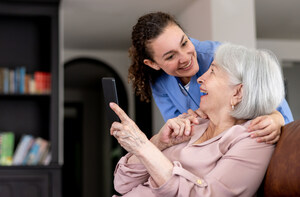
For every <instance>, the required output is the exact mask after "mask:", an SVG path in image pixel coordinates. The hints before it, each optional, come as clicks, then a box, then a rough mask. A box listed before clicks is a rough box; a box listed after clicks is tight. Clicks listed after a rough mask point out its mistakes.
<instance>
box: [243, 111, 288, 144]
mask: <svg viewBox="0 0 300 197" xmlns="http://www.w3.org/2000/svg"><path fill="white" fill-rule="evenodd" d="M283 125H284V119H283V117H282V115H281V114H280V113H279V112H278V111H276V112H273V113H272V114H271V115H266V116H260V117H257V118H255V119H254V120H252V121H251V123H250V126H249V128H248V131H249V132H253V133H252V134H251V137H252V138H257V139H256V140H257V142H266V143H268V144H275V143H276V142H278V140H279V138H280V134H281V127H282V126H283Z"/></svg>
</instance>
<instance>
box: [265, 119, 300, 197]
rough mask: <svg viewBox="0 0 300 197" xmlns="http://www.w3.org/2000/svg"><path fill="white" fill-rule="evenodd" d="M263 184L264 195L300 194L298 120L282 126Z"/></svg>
mask: <svg viewBox="0 0 300 197" xmlns="http://www.w3.org/2000/svg"><path fill="white" fill-rule="evenodd" d="M263 184H264V187H263V190H264V196H272V197H274V196H300V120H297V121H294V122H291V123H289V124H287V125H285V126H284V127H283V128H282V134H281V137H280V140H279V141H278V143H277V145H276V148H275V151H274V154H273V156H272V158H271V161H270V164H269V167H268V170H267V173H266V175H265V179H264V183H263Z"/></svg>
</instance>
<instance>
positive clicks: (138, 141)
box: [110, 103, 149, 155]
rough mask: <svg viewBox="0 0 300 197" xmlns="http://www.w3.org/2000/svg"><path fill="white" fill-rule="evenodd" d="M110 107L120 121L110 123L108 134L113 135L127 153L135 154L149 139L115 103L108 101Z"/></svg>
mask: <svg viewBox="0 0 300 197" xmlns="http://www.w3.org/2000/svg"><path fill="white" fill-rule="evenodd" d="M110 108H111V109H112V110H113V111H114V112H115V113H116V114H117V115H118V116H119V118H120V120H121V122H114V123H113V124H112V126H111V128H110V134H111V135H113V136H114V137H115V138H116V139H117V140H118V142H119V144H120V145H121V146H122V147H123V148H124V149H125V150H127V151H128V152H129V153H133V154H134V155H135V154H137V153H138V152H139V150H140V149H141V148H142V146H143V145H144V144H146V143H147V141H149V140H148V139H147V137H146V135H145V134H144V133H143V132H142V131H141V130H140V129H139V128H138V126H137V125H136V124H135V123H134V122H133V120H131V119H130V118H129V117H128V116H127V115H126V113H125V112H124V111H123V110H122V109H121V108H120V107H119V106H118V105H117V104H115V103H110Z"/></svg>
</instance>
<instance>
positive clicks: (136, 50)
mask: <svg viewBox="0 0 300 197" xmlns="http://www.w3.org/2000/svg"><path fill="white" fill-rule="evenodd" d="M169 24H176V25H178V26H179V27H180V25H179V24H178V23H177V22H176V21H175V19H174V17H172V16H171V15H169V14H167V13H163V12H155V13H149V14H146V15H144V16H141V17H140V18H139V19H138V22H137V23H136V24H135V25H134V26H133V28H132V34H131V41H132V44H131V47H130V48H129V50H128V52H129V57H130V58H131V65H130V67H129V70H128V79H129V81H131V82H132V86H133V89H134V91H135V93H136V95H137V96H140V99H141V101H146V102H149V101H150V100H151V95H152V93H151V88H150V83H155V80H156V79H157V78H158V77H159V76H160V75H161V74H162V73H163V71H162V70H155V69H152V68H150V67H149V66H147V65H145V64H144V59H149V60H151V61H153V62H154V60H153V52H152V51H151V49H150V48H149V47H148V44H149V43H150V42H151V40H152V39H155V38H157V37H158V36H159V35H160V34H161V33H162V32H163V31H164V29H165V28H166V27H167V26H168V25H169Z"/></svg>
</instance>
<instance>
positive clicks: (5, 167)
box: [0, 164, 61, 170]
mask: <svg viewBox="0 0 300 197" xmlns="http://www.w3.org/2000/svg"><path fill="white" fill-rule="evenodd" d="M60 168H61V166H60V165H58V164H50V165H47V166H44V165H32V166H29V165H19V166H13V165H12V166H0V170H41V169H45V170H51V169H60Z"/></svg>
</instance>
